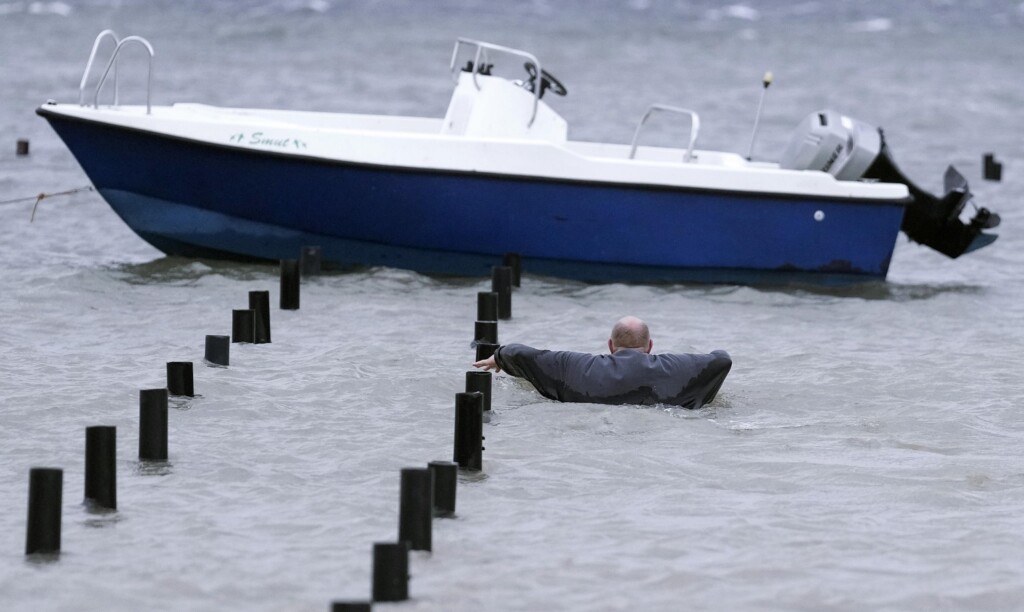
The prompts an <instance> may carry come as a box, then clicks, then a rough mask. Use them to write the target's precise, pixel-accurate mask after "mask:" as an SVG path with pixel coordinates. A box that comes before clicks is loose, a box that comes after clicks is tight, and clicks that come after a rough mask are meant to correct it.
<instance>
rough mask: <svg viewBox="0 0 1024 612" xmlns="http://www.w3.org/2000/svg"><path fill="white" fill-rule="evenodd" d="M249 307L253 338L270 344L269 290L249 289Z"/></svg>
mask: <svg viewBox="0 0 1024 612" xmlns="http://www.w3.org/2000/svg"><path fill="white" fill-rule="evenodd" d="M249 309H250V310H252V311H253V340H255V342H256V344H270V292H269V291H250V292H249Z"/></svg>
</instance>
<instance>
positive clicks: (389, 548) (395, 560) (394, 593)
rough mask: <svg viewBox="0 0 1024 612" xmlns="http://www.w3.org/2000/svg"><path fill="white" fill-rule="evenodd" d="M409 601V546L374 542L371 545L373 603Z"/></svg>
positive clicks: (406, 544)
mask: <svg viewBox="0 0 1024 612" xmlns="http://www.w3.org/2000/svg"><path fill="white" fill-rule="evenodd" d="M406 599H409V544H408V543H407V542H394V543H392V542H375V543H374V545H373V601H405V600H406Z"/></svg>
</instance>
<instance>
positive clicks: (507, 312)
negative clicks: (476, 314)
mask: <svg viewBox="0 0 1024 612" xmlns="http://www.w3.org/2000/svg"><path fill="white" fill-rule="evenodd" d="M491 290H492V291H494V292H495V293H497V294H498V319H502V320H504V319H511V318H512V268H510V267H508V266H494V267H493V268H491ZM480 320H481V321H484V320H486V319H480Z"/></svg>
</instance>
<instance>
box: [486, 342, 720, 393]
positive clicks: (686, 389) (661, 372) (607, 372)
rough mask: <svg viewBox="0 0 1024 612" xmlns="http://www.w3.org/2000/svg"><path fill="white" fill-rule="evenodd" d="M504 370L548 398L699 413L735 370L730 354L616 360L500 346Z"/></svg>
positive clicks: (625, 353) (632, 353)
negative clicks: (666, 406) (667, 407)
mask: <svg viewBox="0 0 1024 612" xmlns="http://www.w3.org/2000/svg"><path fill="white" fill-rule="evenodd" d="M494 359H495V361H497V363H498V366H500V367H501V369H502V370H504V371H506V372H508V373H509V374H511V375H512V376H518V377H520V378H525V379H526V380H528V381H530V382H531V383H532V384H533V386H534V387H536V388H537V391H539V392H540V394H541V395H543V396H544V397H547V398H550V399H553V400H558V401H560V402H589V403H595V404H642V405H645V406H650V405H653V404H671V405H674V406H682V407H684V408H700V407H701V406H703V405H705V404H707V403H708V402H710V401H711V400H713V399H714V398H715V394H717V393H718V389H719V388H720V387H721V386H722V382H723V381H725V377H726V376H727V375H728V374H729V370H730V368H732V359H731V358H730V357H729V353H726V352H725V351H712V352H711V353H709V354H691V353H680V354H676V353H662V354H660V355H652V354H648V353H645V352H643V351H639V350H634V349H620V350H618V351H616V352H615V353H613V354H611V355H591V354H589V353H574V352H571V351H544V350H538V349H535V348H532V347H529V346H525V345H523V344H506V345H504V346H501V347H498V350H497V351H495V353H494Z"/></svg>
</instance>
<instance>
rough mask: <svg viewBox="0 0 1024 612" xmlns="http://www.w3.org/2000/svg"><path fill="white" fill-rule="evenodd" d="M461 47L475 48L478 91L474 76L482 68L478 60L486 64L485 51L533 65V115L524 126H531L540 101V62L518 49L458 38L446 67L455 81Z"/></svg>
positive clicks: (474, 61) (474, 83)
mask: <svg viewBox="0 0 1024 612" xmlns="http://www.w3.org/2000/svg"><path fill="white" fill-rule="evenodd" d="M462 45H466V46H469V47H475V48H476V52H475V53H474V55H473V85H476V88H477V89H478V90H479V89H480V83H478V82H477V80H476V75H477V74H478V73H479V72H480V68H481V66H482V64H481V63H480V60H481V59H482V60H483V63H484V64H486V63H487V51H488V50H490V51H497V52H498V53H506V54H508V55H515V56H518V57H522V58H525V59H526V61H527V62H528V63H530V64H533V67H534V68H536V69H537V79H538V82H537V84H536V85H535V86H534V88H533V113H531V114H530V121H529V122H528V123H527V124H526V125H527V127H529V126H531V125H533V120H534V119H536V118H537V102H538V101H540V82H539V80H540V79H541V78H542V77H541V75H542V74H543V73H542V72H541V69H540V60H538V59H537V58H536V57H535V56H534V55H533V54H531V53H527V52H526V51H521V50H519V49H513V48H512V47H502V46H501V45H495V44H491V43H488V42H483V41H482V40H472V39H469V38H459V39H456V41H455V48H454V49H452V61H451V63H450V64H449V66H448V71H449V72H451V74H452V76H453V77H454V79H455V80H456V81H458V76H457V75H456V72H455V60H456V59H458V55H459V49H461V48H462Z"/></svg>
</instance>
